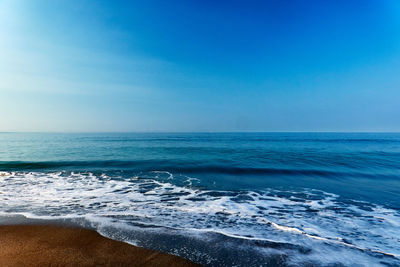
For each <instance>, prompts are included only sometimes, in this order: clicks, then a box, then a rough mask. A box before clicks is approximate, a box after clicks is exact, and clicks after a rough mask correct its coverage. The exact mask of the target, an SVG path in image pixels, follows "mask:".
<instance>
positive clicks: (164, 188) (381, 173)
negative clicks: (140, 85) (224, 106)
mask: <svg viewBox="0 0 400 267" xmlns="http://www.w3.org/2000/svg"><path fill="white" fill-rule="evenodd" d="M0 171H1V173H0V175H1V176H0V212H1V214H2V218H3V219H2V220H3V223H10V222H19V221H23V222H27V221H29V220H57V221H64V222H66V221H68V222H69V223H74V224H80V225H83V226H87V227H91V228H95V229H97V230H98V231H99V232H100V233H102V234H104V235H106V236H109V237H112V238H115V239H119V240H124V241H126V242H130V243H134V244H137V245H140V246H144V247H149V248H153V249H158V250H162V251H166V252H169V253H174V254H177V255H181V256H183V257H186V258H189V259H191V260H193V261H196V262H199V263H202V264H205V265H210V266H218V265H220V266H225V265H228V266H229V265H239V266H259V265H264V266H296V265H300V266H306V265H307V266H313V265H314V266H332V265H334V264H337V266H357V264H358V266H375V265H376V266H380V265H382V266H385V265H391V264H392V265H393V266H398V265H399V264H400V134H396V133H390V134H389V133H182V134H173V133H171V134H169V133H104V134H103V133H102V134H50V133H0ZM0 221H1V220H0ZM232 250H233V251H235V253H234V254H235V255H236V256H232V253H231V252H232Z"/></svg>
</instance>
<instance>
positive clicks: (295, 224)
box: [0, 171, 400, 265]
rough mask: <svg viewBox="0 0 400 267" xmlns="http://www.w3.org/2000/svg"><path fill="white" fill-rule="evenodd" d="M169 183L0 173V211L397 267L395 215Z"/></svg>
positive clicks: (331, 198)
mask: <svg viewBox="0 0 400 267" xmlns="http://www.w3.org/2000/svg"><path fill="white" fill-rule="evenodd" d="M177 178H178V176H177V175H176V174H173V173H171V172H165V171H152V172H149V173H146V175H144V176H142V177H140V176H131V177H119V176H110V175H108V174H106V173H102V174H94V173H79V172H71V173H68V172H51V173H49V172H47V173H46V172H21V171H18V172H3V173H1V176H0V203H1V204H2V205H1V206H0V212H1V214H3V215H12V214H24V215H26V216H27V217H32V218H36V219H40V218H44V219H62V218H65V219H79V218H83V219H85V220H86V221H89V222H90V223H91V224H92V225H93V226H94V227H95V228H96V229H98V231H100V232H103V233H105V234H107V235H109V236H110V237H119V238H120V239H123V240H125V241H129V242H136V243H140V242H145V241H143V240H146V237H143V240H142V239H141V238H139V237H138V235H136V234H134V235H131V234H129V231H131V230H132V229H136V230H135V231H139V230H137V229H140V231H147V232H146V233H148V232H152V233H154V232H157V231H161V232H177V231H178V232H180V233H188V234H189V232H190V233H192V234H193V233H195V232H197V233H215V234H222V235H224V236H226V237H229V238H231V239H233V240H236V241H234V242H236V243H234V244H235V245H234V246H233V247H237V248H238V249H239V248H240V247H243V246H244V245H246V246H248V245H251V246H255V247H256V248H253V249H256V250H260V251H263V253H265V255H271V253H272V254H274V253H275V254H276V253H286V252H287V255H289V256H286V257H288V259H287V260H288V261H291V262H292V263H293V262H296V261H299V260H300V261H302V262H303V263H304V262H307V261H308V262H317V263H318V262H319V263H321V262H322V263H324V264H327V265H328V264H333V263H337V262H341V260H340V259H344V258H343V253H345V254H346V255H348V257H346V262H343V264H344V265H351V263H354V264H359V263H360V262H366V263H368V262H374V263H376V264H377V265H379V264H380V262H386V263H390V264H398V263H399V262H400V258H399V255H400V246H399V245H398V240H397V239H396V237H397V235H398V233H399V231H400V214H399V211H396V210H392V209H388V208H384V207H382V206H379V205H375V204H372V203H367V202H362V201H355V200H354V201H342V200H341V199H340V197H339V196H338V195H335V194H331V193H327V192H322V191H318V190H311V189H304V190H302V191H290V190H286V191H282V190H273V189H268V190H260V191H251V190H241V191H226V190H225V191H223V190H219V191H217V190H204V189H199V188H195V187H192V186H191V185H192V183H193V179H194V178H190V177H184V179H185V181H184V183H183V185H176V183H175V179H177ZM181 178H182V177H181ZM122 226H123V227H122ZM121 227H122V228H123V229H126V232H124V231H125V230H121V229H122V228H121ZM106 229H112V230H107V231H106ZM121 231H123V232H121ZM117 233H118V234H117ZM147 238H148V237H147ZM246 240H247V241H246ZM214 241H215V240H214ZM219 242H221V241H219ZM230 242H231V241H230ZM232 242H233V241H232ZM243 242H244V243H243ZM174 245H176V244H174ZM205 247H207V246H205ZM203 249H206V248H203ZM193 250H194V251H193V253H195V249H193ZM285 251H286V252H285ZM290 251H291V252H290ZM179 253H181V252H179ZM182 253H183V252H182ZM290 255H291V256H290ZM202 263H206V262H203V261H202ZM289 265H290V264H289ZM320 265H322V264H320ZM366 265H367V264H366Z"/></svg>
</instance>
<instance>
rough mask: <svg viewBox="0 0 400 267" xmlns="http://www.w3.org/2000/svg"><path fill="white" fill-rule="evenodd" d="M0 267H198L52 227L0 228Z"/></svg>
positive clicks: (95, 235)
mask: <svg viewBox="0 0 400 267" xmlns="http://www.w3.org/2000/svg"><path fill="white" fill-rule="evenodd" d="M0 265H1V266H182V267H183V266H199V265H197V264H194V263H192V262H190V261H188V260H185V259H182V258H180V257H177V256H174V255H168V254H165V253H161V252H156V251H152V250H148V249H144V248H140V247H135V246H133V245H129V244H127V243H123V242H119V241H115V240H111V239H108V238H105V237H103V236H101V235H100V234H98V233H97V232H95V231H93V230H88V229H83V228H73V227H63V226H56V225H7V226H0Z"/></svg>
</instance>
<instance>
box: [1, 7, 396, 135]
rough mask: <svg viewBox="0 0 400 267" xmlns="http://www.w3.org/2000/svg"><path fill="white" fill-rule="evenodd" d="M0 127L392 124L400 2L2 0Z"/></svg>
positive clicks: (351, 127)
mask: <svg viewBox="0 0 400 267" xmlns="http://www.w3.org/2000/svg"><path fill="white" fill-rule="evenodd" d="M0 131H38V132H41V131H45V132H47V131H51V132H127V131H134V132H135V131H140V132H142V131H156V132H158V131H164V132H175V131H177V132H181V131H184V132H186V131H188V132H203V131H205V132H221V131H222V132H229V131H235V132H238V131H239V132H241V131H346V132H347V131H356V132H360V131H374V132H375V131H396V132H400V1H398V0H375V1H372V0H359V1H352V0H346V1H341V0H331V1H329V0H327V1H319V0H318V1H317V0H315V1H311V0H309V1H307V0H302V1H300V0H299V1H296V0H291V1H286V0H262V1H256V0H246V1H245V0H242V1H235V0H230V1H225V0H220V1H208V0H189V1H188V0H181V1H179V0H171V1H163V0H159V1H156V0H148V1H134V0H133V1H89V0H79V1H70V0H57V1H55V0H47V1H45V0H34V1H31V0H26V1H23V0H0Z"/></svg>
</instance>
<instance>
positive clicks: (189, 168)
mask: <svg viewBox="0 0 400 267" xmlns="http://www.w3.org/2000/svg"><path fill="white" fill-rule="evenodd" d="M154 166H158V168H159V169H162V170H163V171H168V172H173V173H182V174H229V175H239V176H240V175H262V176H316V177H325V178H342V177H362V178H370V179H373V178H379V179H398V177H399V174H398V173H393V174H392V173H379V172H371V171H370V172H359V171H332V170H324V169H300V168H298V169H294V168H291V169H289V168H287V169H285V168H264V167H237V166H230V165H229V164H228V165H226V166H223V165H203V164H202V165H200V164H196V163H192V164H190V163H188V162H187V161H185V162H180V161H173V162H171V161H158V160H136V161H118V160H101V161H40V162H24V161H0V170H2V171H12V170H20V171H40V170H48V171H52V170H54V171H57V170H59V171H63V170H69V171H95V170H104V169H110V170H127V171H133V172H148V171H151V170H153V169H154Z"/></svg>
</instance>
